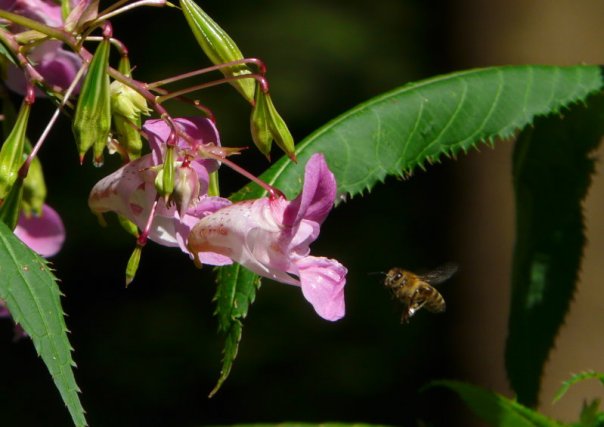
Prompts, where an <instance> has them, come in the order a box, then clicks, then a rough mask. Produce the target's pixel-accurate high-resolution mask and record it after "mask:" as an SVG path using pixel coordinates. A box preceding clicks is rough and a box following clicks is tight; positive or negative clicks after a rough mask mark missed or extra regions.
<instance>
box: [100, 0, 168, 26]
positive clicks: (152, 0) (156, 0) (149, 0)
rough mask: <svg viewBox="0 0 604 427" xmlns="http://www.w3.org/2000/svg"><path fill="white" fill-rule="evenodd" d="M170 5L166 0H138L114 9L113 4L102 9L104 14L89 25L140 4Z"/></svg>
mask: <svg viewBox="0 0 604 427" xmlns="http://www.w3.org/2000/svg"><path fill="white" fill-rule="evenodd" d="M119 3H121V4H123V3H126V2H119ZM170 5H171V4H170V3H169V2H167V1H166V0H140V1H137V2H134V3H132V4H129V5H127V6H124V7H122V8H120V9H115V5H113V6H111V7H110V8H107V9H106V10H104V11H103V13H104V14H102V15H99V17H98V18H96V19H95V20H94V21H93V22H92V23H91V25H92V26H95V25H97V24H99V23H100V22H102V21H106V20H107V19H109V18H113V17H114V16H116V15H119V14H121V13H124V12H128V11H129V10H132V9H135V8H137V7H141V6H153V7H164V6H170ZM114 9H115V10H114Z"/></svg>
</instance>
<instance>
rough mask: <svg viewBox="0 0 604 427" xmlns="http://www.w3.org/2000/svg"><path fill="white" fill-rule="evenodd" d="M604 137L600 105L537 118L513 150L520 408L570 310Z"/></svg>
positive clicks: (531, 395) (512, 366)
mask: <svg viewBox="0 0 604 427" xmlns="http://www.w3.org/2000/svg"><path fill="white" fill-rule="evenodd" d="M603 134H604V98H603V97H601V96H598V97H594V98H592V99H591V100H590V102H589V104H588V105H587V106H586V105H584V104H582V105H576V106H574V107H573V108H572V110H571V111H569V112H568V113H564V115H563V116H561V117H550V118H542V119H539V120H537V121H536V122H535V124H534V127H533V128H531V129H527V130H526V131H525V132H524V133H522V134H521V135H520V137H519V138H518V142H517V144H516V147H515V151H514V170H513V175H514V176H513V178H514V190H515V194H516V236H517V240H516V245H515V248H514V258H513V268H512V298H511V308H510V318H509V332H508V339H507V345H506V368H507V373H508V377H509V379H510V382H511V385H512V388H513V389H514V391H515V392H516V393H517V398H518V401H520V402H522V403H523V404H525V405H528V406H534V405H536V403H537V397H538V392H539V386H540V379H541V374H542V371H543V365H544V364H545V361H546V359H547V356H548V354H549V352H550V350H551V348H552V346H553V344H554V339H555V337H556V335H557V333H558V330H559V328H560V326H561V324H562V322H563V320H564V317H565V315H566V313H567V311H568V309H569V305H570V301H571V299H572V296H573V294H574V291H575V287H576V282H577V278H578V273H579V267H580V264H581V256H582V253H583V247H584V245H585V236H584V232H583V229H584V224H583V212H582V206H581V203H582V200H583V198H584V197H585V195H586V193H587V189H588V187H589V184H590V180H591V175H592V174H593V172H594V159H593V158H592V157H591V153H592V151H593V150H594V149H595V148H596V147H597V145H598V144H599V142H600V138H601V137H602V135H603Z"/></svg>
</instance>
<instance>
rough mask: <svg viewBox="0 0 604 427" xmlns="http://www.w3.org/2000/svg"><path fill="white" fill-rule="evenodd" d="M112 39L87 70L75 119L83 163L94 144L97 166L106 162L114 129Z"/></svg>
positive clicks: (100, 50)
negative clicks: (112, 129)
mask: <svg viewBox="0 0 604 427" xmlns="http://www.w3.org/2000/svg"><path fill="white" fill-rule="evenodd" d="M109 46H110V45H109V40H108V39H105V40H103V41H102V42H101V43H100V44H99V46H98V47H97V50H96V52H95V53H94V56H93V57H92V60H91V61H90V65H89V66H88V73H87V74H86V78H85V79H84V83H83V84H82V90H81V91H80V96H79V98H78V104H77V107H76V111H75V118H74V120H73V133H74V135H75V139H76V144H77V146H78V152H79V155H80V163H82V162H83V160H84V156H85V155H86V152H88V150H89V149H90V148H91V147H94V148H93V151H94V162H95V165H101V164H102V162H103V151H104V150H105V147H106V146H107V140H108V138H109V132H110V130H111V92H110V88H109V75H108V74H107V67H108V66H109Z"/></svg>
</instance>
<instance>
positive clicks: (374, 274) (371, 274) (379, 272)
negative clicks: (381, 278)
mask: <svg viewBox="0 0 604 427" xmlns="http://www.w3.org/2000/svg"><path fill="white" fill-rule="evenodd" d="M367 274H368V275H369V276H377V275H378V274H386V273H385V272H383V271H372V272H370V273H367Z"/></svg>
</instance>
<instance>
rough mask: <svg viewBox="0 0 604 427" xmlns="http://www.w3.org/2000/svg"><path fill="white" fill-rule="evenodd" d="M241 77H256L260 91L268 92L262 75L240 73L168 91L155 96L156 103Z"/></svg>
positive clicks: (266, 83)
mask: <svg viewBox="0 0 604 427" xmlns="http://www.w3.org/2000/svg"><path fill="white" fill-rule="evenodd" d="M241 79H256V80H257V81H258V84H260V87H261V88H262V91H263V92H265V93H266V92H268V82H267V80H266V78H264V76H261V75H259V74H241V75H239V76H230V77H225V78H223V79H218V80H213V81H211V82H207V83H202V84H199V85H195V86H191V87H189V88H186V89H182V90H177V91H176V92H170V93H169V94H166V95H161V96H158V97H157V98H156V100H157V103H158V104H161V103H162V102H165V101H167V100H168V99H172V98H176V97H179V96H182V95H185V94H187V93H191V92H195V91H198V90H201V89H207V88H209V87H214V86H218V85H221V84H224V83H229V82H231V81H233V80H241Z"/></svg>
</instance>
